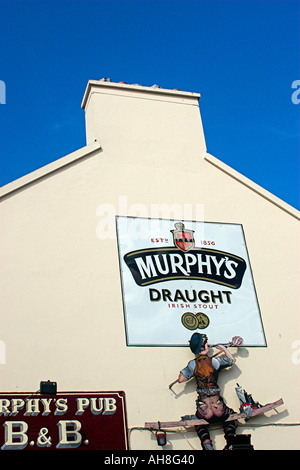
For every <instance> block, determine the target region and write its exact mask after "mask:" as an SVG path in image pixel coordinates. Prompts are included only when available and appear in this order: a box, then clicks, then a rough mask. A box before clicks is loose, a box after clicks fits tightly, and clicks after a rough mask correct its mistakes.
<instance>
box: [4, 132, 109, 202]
mask: <svg viewBox="0 0 300 470" xmlns="http://www.w3.org/2000/svg"><path fill="white" fill-rule="evenodd" d="M100 148H101V145H100V143H99V142H98V141H95V142H93V143H92V144H90V145H86V146H85V147H82V148H80V149H78V150H75V152H72V153H69V154H68V155H66V156H64V157H61V158H59V159H58V160H55V161H54V162H51V163H49V164H48V165H45V166H43V167H41V168H39V169H37V170H34V171H32V172H31V173H28V174H27V175H25V176H22V177H21V178H18V179H16V180H14V181H12V182H11V183H8V184H6V185H5V186H2V187H1V188H0V199H1V198H4V197H6V196H9V195H10V194H11V193H14V192H15V191H18V190H20V189H22V188H24V186H27V185H29V184H31V183H34V182H36V181H38V180H40V179H42V178H43V177H45V176H48V175H50V174H51V173H54V172H55V171H58V170H60V169H61V168H64V167H67V166H68V165H70V164H72V163H74V162H76V161H78V160H80V159H82V158H84V157H86V156H88V155H89V154H91V153H93V152H95V151H97V150H100Z"/></svg>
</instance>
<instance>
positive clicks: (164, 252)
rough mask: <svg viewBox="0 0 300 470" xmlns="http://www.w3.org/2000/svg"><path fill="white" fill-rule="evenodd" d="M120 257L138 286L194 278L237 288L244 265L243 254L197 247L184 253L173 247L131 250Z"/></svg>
mask: <svg viewBox="0 0 300 470" xmlns="http://www.w3.org/2000/svg"><path fill="white" fill-rule="evenodd" d="M124 261H125V263H126V264H127V266H128V268H129V269H130V271H131V274H132V276H133V278H134V280H135V282H136V284H137V285H138V286H148V285H150V284H155V283H157V282H162V281H172V280H175V279H197V280H202V281H209V282H214V283H216V284H221V285H224V286H227V287H231V288H232V289H238V288H239V287H240V286H241V283H242V280H243V276H244V273H245V270H246V267H247V266H246V261H245V260H244V259H243V258H240V257H239V256H236V255H233V254H232V253H227V252H225V251H218V250H211V249H200V248H195V249H193V250H190V251H189V252H188V253H182V252H180V251H179V250H178V249H177V248H174V247H166V248H150V249H145V250H138V251H132V252H131V253H127V254H126V255H125V256H124Z"/></svg>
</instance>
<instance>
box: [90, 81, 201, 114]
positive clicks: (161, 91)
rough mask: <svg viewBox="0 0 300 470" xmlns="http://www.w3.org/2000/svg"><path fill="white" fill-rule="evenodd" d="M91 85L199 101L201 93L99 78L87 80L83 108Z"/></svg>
mask: <svg viewBox="0 0 300 470" xmlns="http://www.w3.org/2000/svg"><path fill="white" fill-rule="evenodd" d="M92 87H99V88H103V89H105V88H108V89H109V88H110V89H117V90H127V91H133V92H134V91H136V92H144V93H146V94H154V95H155V94H156V95H165V96H166V95H168V96H174V97H176V98H192V99H193V98H195V99H197V100H198V101H199V99H200V97H201V95H200V93H194V92H191V91H181V90H178V89H175V88H174V89H173V90H170V89H168V88H160V87H148V86H142V85H137V84H134V85H130V84H128V83H124V82H123V83H115V82H103V81H101V80H89V81H88V83H87V86H86V89H85V92H84V95H83V99H82V102H81V108H82V109H85V107H86V104H87V101H88V97H89V95H90V92H91V89H92Z"/></svg>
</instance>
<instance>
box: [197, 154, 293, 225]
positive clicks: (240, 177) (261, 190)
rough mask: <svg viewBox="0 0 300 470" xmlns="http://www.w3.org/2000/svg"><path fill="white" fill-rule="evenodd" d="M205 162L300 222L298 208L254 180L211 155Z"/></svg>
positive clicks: (206, 156)
mask: <svg viewBox="0 0 300 470" xmlns="http://www.w3.org/2000/svg"><path fill="white" fill-rule="evenodd" d="M204 160H206V161H207V162H209V163H210V164H211V165H213V166H215V167H216V168H218V169H219V170H221V171H223V172H224V173H226V174H227V175H229V176H231V177H232V178H234V179H235V180H237V181H239V182H240V183H242V184H243V185H244V186H247V188H249V189H251V190H252V191H254V192H255V193H257V194H259V195H260V196H262V197H263V198H264V199H266V200H267V201H269V202H271V203H272V204H274V205H275V206H277V207H279V208H280V209H282V210H283V211H285V212H287V213H288V214H290V215H291V216H292V217H295V218H296V219H298V220H300V211H298V210H297V209H296V208H294V207H293V206H291V205H290V204H288V203H286V202H284V201H283V200H282V199H280V198H279V197H277V196H275V195H274V194H272V193H270V192H269V191H267V190H266V189H264V188H262V187H261V186H259V185H258V184H256V183H254V182H253V181H252V180H250V179H249V178H247V177H246V176H244V175H242V174H241V173H239V172H238V171H236V170H234V169H233V168H231V167H230V166H229V165H226V163H223V162H222V161H221V160H219V159H218V158H216V157H214V156H213V155H211V154H209V153H206V154H205V155H204Z"/></svg>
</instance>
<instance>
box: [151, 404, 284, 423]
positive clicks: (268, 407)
mask: <svg viewBox="0 0 300 470" xmlns="http://www.w3.org/2000/svg"><path fill="white" fill-rule="evenodd" d="M282 404H283V399H282V398H280V399H279V400H277V401H274V402H272V403H268V404H267V405H265V406H262V407H261V408H257V409H255V410H253V412H252V416H251V418H252V417H253V416H257V415H260V414H262V413H265V412H267V411H270V410H273V409H275V408H277V407H278V406H280V405H282ZM240 418H247V415H246V414H245V413H233V414H232V415H230V416H229V418H228V419H227V420H226V421H233V420H236V419H240ZM205 424H209V423H208V422H207V421H205V420H204V419H187V420H185V421H183V420H181V421H160V422H158V421H155V422H147V423H145V428H147V429H159V426H160V427H161V428H173V427H178V426H183V427H188V426H201V425H205Z"/></svg>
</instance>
